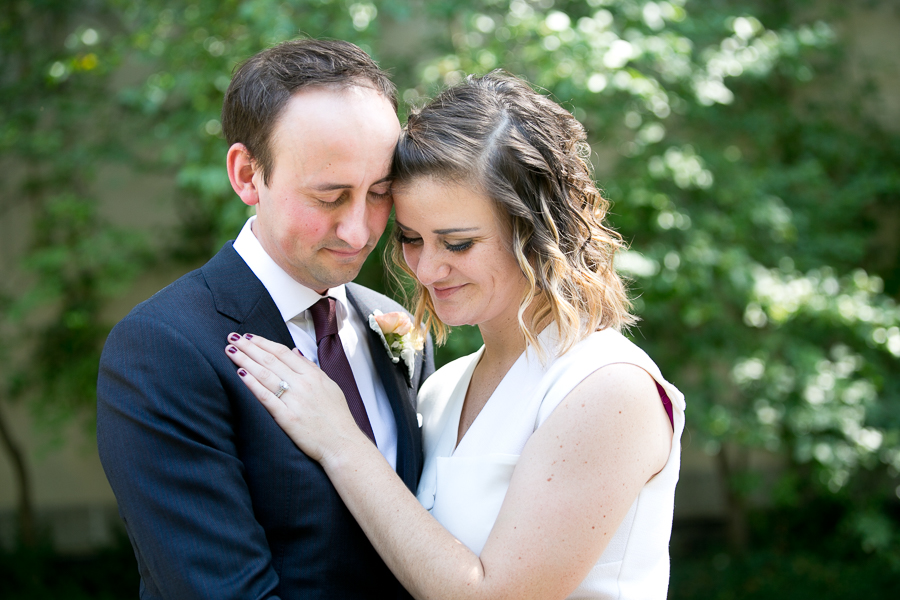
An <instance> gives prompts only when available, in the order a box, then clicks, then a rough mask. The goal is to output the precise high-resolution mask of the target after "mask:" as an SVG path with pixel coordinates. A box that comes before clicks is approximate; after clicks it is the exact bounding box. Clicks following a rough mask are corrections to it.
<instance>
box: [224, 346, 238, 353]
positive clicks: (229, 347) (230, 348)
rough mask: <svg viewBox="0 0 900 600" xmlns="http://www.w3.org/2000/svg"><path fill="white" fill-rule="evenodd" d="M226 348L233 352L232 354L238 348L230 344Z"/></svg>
mask: <svg viewBox="0 0 900 600" xmlns="http://www.w3.org/2000/svg"><path fill="white" fill-rule="evenodd" d="M226 349H227V350H228V351H229V352H231V353H232V354H234V353H235V352H237V348H235V347H234V346H228V348H226Z"/></svg>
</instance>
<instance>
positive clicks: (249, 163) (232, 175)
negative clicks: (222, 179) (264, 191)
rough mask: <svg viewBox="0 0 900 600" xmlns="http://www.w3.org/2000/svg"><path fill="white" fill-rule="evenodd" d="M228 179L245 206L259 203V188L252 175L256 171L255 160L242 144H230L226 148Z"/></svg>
mask: <svg viewBox="0 0 900 600" xmlns="http://www.w3.org/2000/svg"><path fill="white" fill-rule="evenodd" d="M227 162H228V179H229V181H231V187H232V188H233V189H234V191H235V193H236V194H237V195H238V196H240V197H241V200H242V201H243V202H244V204H246V205H247V206H254V205H256V204H258V203H259V190H258V189H257V188H256V182H254V181H253V175H254V174H255V173H256V162H255V161H254V160H253V159H252V158H251V156H250V151H249V150H247V147H246V146H244V145H243V144H232V145H231V148H229V149H228V157H227Z"/></svg>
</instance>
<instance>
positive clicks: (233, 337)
mask: <svg viewBox="0 0 900 600" xmlns="http://www.w3.org/2000/svg"><path fill="white" fill-rule="evenodd" d="M228 339H229V340H231V341H232V342H236V341H238V340H239V339H241V336H239V335H238V334H236V333H232V334H231V336H230V337H229V338H228Z"/></svg>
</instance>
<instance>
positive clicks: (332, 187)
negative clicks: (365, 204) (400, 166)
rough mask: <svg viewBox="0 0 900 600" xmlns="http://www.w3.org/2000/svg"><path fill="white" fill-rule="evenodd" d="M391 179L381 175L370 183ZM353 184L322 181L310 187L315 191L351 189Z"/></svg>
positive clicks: (376, 183)
mask: <svg viewBox="0 0 900 600" xmlns="http://www.w3.org/2000/svg"><path fill="white" fill-rule="evenodd" d="M391 181H393V179H391V177H390V176H388V177H382V178H381V179H379V180H378V181H376V182H374V183H373V184H372V185H380V184H382V183H390V182H391ZM352 188H353V186H352V185H350V184H349V183H323V184H321V185H314V186H312V187H311V188H310V189H312V190H315V191H317V192H333V191H334V190H349V189H352Z"/></svg>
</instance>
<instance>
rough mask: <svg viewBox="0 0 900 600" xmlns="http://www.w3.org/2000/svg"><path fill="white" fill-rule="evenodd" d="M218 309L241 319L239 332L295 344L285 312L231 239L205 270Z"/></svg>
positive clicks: (238, 322) (288, 344)
mask: <svg viewBox="0 0 900 600" xmlns="http://www.w3.org/2000/svg"><path fill="white" fill-rule="evenodd" d="M201 270H202V272H203V276H204V278H205V279H206V284H207V285H208V286H209V289H210V292H212V295H213V298H214V300H215V303H216V310H218V311H219V313H220V314H222V315H224V316H226V317H228V318H230V319H232V320H234V321H236V322H237V326H236V328H235V330H236V331H237V332H238V333H255V334H257V335H261V336H263V337H265V338H267V339H270V340H272V341H275V342H278V343H280V344H284V345H285V346H287V347H288V348H293V347H294V340H293V339H292V338H291V334H290V332H289V331H288V328H287V325H286V324H285V322H284V321H283V320H282V318H281V312H280V311H279V310H278V307H277V306H275V301H274V300H272V296H271V295H269V292H268V291H267V290H266V288H265V286H264V285H263V284H262V282H261V281H260V280H259V279H258V278H257V277H256V275H254V274H253V271H251V270H250V267H248V266H247V263H245V262H244V259H242V258H241V257H240V255H238V253H237V252H235V250H234V247H233V246H232V243H231V242H228V243H227V244H225V246H224V247H223V248H222V249H221V250H220V251H219V253H218V254H216V255H215V256H214V257H213V258H212V260H210V261H209V262H208V263H206V265H204V266H203V268H202V269H201Z"/></svg>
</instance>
